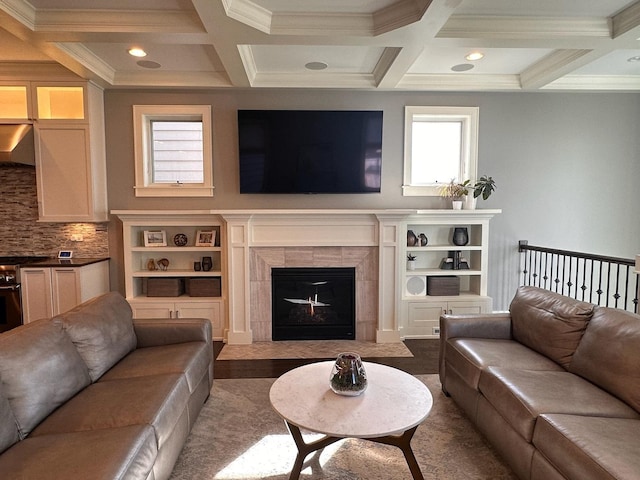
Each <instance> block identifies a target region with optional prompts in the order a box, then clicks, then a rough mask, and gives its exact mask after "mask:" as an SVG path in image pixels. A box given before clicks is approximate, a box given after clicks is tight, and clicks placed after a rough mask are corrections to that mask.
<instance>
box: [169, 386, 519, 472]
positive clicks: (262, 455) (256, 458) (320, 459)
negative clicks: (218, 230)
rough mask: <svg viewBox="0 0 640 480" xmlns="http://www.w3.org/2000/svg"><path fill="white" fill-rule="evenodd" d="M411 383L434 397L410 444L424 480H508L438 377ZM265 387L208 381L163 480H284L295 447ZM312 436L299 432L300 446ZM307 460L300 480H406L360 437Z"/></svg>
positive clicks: (398, 457)
mask: <svg viewBox="0 0 640 480" xmlns="http://www.w3.org/2000/svg"><path fill="white" fill-rule="evenodd" d="M416 378H418V379H420V380H421V381H422V382H424V383H425V384H426V385H427V387H428V388H429V390H430V391H431V393H432V395H433V399H434V404H433V409H432V410H431V414H430V415H429V417H428V418H427V419H426V421H425V422H424V423H423V424H422V425H420V427H418V429H417V431H416V434H415V436H414V437H413V440H412V442H411V445H412V447H413V450H414V452H415V455H416V459H417V461H418V464H419V465H420V468H421V470H422V473H423V475H424V478H425V479H433V480H435V479H438V480H447V479H460V480H462V479H464V480H473V479H476V480H489V479H492V480H498V479H505V480H506V479H508V480H516V479H517V477H516V476H515V475H514V474H513V473H512V472H511V470H510V469H509V467H508V466H507V465H506V464H505V463H504V462H503V461H502V460H501V459H500V458H499V457H498V456H497V454H496V453H495V451H494V450H493V449H492V448H491V446H490V445H489V444H487V443H486V442H485V441H484V440H483V438H482V436H481V435H480V434H479V433H478V432H477V430H476V429H475V428H474V427H473V425H472V424H471V423H470V422H469V421H468V420H467V419H466V418H465V416H464V414H463V413H462V412H461V410H460V409H459V408H458V407H457V406H456V405H455V404H454V402H453V401H452V400H451V399H450V398H447V397H445V396H444V395H443V394H442V392H441V390H440V383H439V381H438V376H437V375H416ZM273 382H274V379H268V378H258V379H227V380H215V381H214V384H213V389H212V395H211V397H210V398H209V400H208V402H207V403H206V404H205V406H204V407H203V409H202V411H201V413H200V416H199V417H198V419H197V421H196V424H195V425H194V428H193V430H192V432H191V435H190V436H189V438H188V440H187V442H186V444H185V447H184V449H183V451H182V453H181V455H180V457H179V458H178V461H177V463H176V466H175V469H174V471H173V474H172V476H171V480H196V479H197V480H258V479H269V480H286V479H288V478H289V472H290V469H291V466H292V465H293V462H294V459H295V456H296V447H295V444H294V443H293V440H292V439H291V437H290V436H289V433H288V431H287V429H286V427H285V425H284V422H283V421H282V419H281V418H280V417H279V416H278V415H277V414H276V413H275V412H274V411H273V410H272V408H271V406H270V404H269V389H270V388H271V385H272V383H273ZM365 394H366V393H365ZM371 420H372V421H375V419H373V418H372V419H371ZM313 438H316V436H314V435H313V434H310V433H307V434H305V440H306V441H310V440H312V439H313ZM310 458H311V461H310V462H308V463H309V464H310V465H309V466H308V467H306V468H305V469H304V470H303V471H302V473H301V475H300V479H301V480H320V479H323V480H405V479H406V480H410V479H411V474H410V472H409V468H408V467H407V464H406V462H405V459H404V457H403V455H402V452H401V451H400V450H399V449H397V448H395V447H391V446H388V445H382V444H376V443H372V442H368V441H366V440H357V439H345V440H341V441H340V442H337V443H335V444H333V445H330V446H329V447H327V448H325V449H324V450H322V451H321V453H320V454H319V455H317V456H316V457H313V456H310ZM308 460H309V459H308Z"/></svg>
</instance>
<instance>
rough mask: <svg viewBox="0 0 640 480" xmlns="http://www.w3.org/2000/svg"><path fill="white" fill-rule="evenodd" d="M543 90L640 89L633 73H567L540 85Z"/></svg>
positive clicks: (637, 79) (639, 81) (638, 81)
mask: <svg viewBox="0 0 640 480" xmlns="http://www.w3.org/2000/svg"><path fill="white" fill-rule="evenodd" d="M542 89H543V90H591V91H594V90H602V91H611V90H616V91H629V92H637V91H639V90H640V78H638V77H637V76H633V75H567V76H565V77H562V78H559V79H558V80H555V81H554V82H551V83H550V84H548V85H545V86H544V87H542Z"/></svg>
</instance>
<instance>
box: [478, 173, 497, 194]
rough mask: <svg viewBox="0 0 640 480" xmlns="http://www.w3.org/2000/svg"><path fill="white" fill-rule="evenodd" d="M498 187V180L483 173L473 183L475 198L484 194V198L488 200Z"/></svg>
mask: <svg viewBox="0 0 640 480" xmlns="http://www.w3.org/2000/svg"><path fill="white" fill-rule="evenodd" d="M495 189H496V182H495V181H494V180H493V178H491V177H489V176H487V175H483V176H481V177H480V178H479V179H478V180H477V181H476V183H475V184H474V185H473V198H478V197H479V196H480V195H482V199H483V200H486V199H487V198H489V197H490V196H491V194H492V193H493V191H494V190H495Z"/></svg>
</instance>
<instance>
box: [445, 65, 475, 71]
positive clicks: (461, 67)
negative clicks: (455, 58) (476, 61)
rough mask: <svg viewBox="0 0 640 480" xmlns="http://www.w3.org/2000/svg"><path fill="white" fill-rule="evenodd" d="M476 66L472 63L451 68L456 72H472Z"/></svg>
mask: <svg viewBox="0 0 640 480" xmlns="http://www.w3.org/2000/svg"><path fill="white" fill-rule="evenodd" d="M474 67H475V65H471V64H470V63H461V64H460V65H454V66H453V67H451V70H453V71H454V72H466V71H467V70H471V69H472V68H474Z"/></svg>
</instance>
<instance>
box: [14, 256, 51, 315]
mask: <svg viewBox="0 0 640 480" xmlns="http://www.w3.org/2000/svg"><path fill="white" fill-rule="evenodd" d="M20 282H21V288H22V317H23V321H24V323H29V322H33V321H34V320H38V319H40V318H49V317H51V316H53V305H52V302H51V269H49V268H22V269H20Z"/></svg>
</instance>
